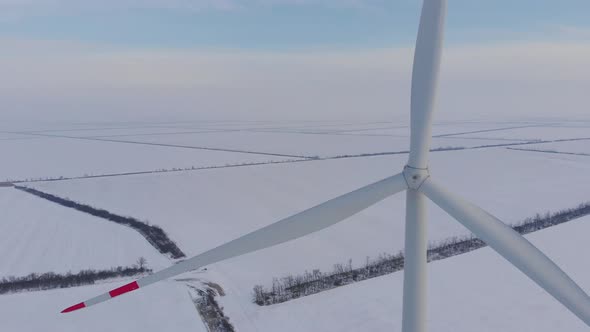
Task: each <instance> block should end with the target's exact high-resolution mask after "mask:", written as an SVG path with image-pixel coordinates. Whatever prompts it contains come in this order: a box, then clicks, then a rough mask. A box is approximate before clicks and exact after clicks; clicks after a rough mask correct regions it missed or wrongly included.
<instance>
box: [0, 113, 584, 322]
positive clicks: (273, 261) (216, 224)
mask: <svg viewBox="0 0 590 332" xmlns="http://www.w3.org/2000/svg"><path fill="white" fill-rule="evenodd" d="M527 125H535V124H534V123H500V122H498V123H483V122H482V123H455V124H452V123H444V124H438V125H436V126H435V127H434V130H433V131H434V132H435V134H436V135H441V134H442V135H446V134H453V135H452V136H448V137H440V138H435V139H434V141H433V147H434V148H436V147H442V146H479V145H489V144H499V143H503V144H505V143H511V142H522V141H523V140H534V139H555V138H577V137H584V136H585V135H587V128H585V127H584V126H573V125H572V124H568V123H557V124H547V123H537V124H536V125H539V126H540V127H531V128H518V129H510V128H511V127H517V126H527ZM393 127H395V128H393ZM32 129H41V130H42V129H43V128H32ZM32 129H31V130H32ZM47 129H48V130H51V132H49V133H48V134H57V135H75V136H114V138H115V139H122V140H130V141H142V142H153V143H158V144H181V145H194V146H206V147H212V148H224V149H243V150H250V151H260V152H268V153H279V154H298V155H299V154H303V155H321V156H334V155H340V154H356V153H371V152H384V151H403V150H407V148H408V139H407V131H408V128H407V126H406V125H404V124H403V123H401V124H397V123H367V124H358V123H357V124H354V123H330V122H311V123H306V122H293V123H289V122H252V123H244V122H210V123H197V122H194V123H185V124H182V123H170V124H160V125H158V124H154V125H152V124H144V125H140V124H133V125H130V126H129V128H125V126H116V125H113V126H112V127H110V128H108V126H96V128H94V130H93V126H92V125H87V126H72V127H70V128H69V129H68V128H67V126H65V127H60V126H54V127H51V128H47ZM192 131H196V133H192ZM472 131H477V133H470V134H462V133H466V132H472ZM544 131H546V133H547V135H545V136H544V135H543V132H544ZM182 132H191V133H186V134H185V133H182ZM455 134H456V135H455ZM15 135H16V134H10V135H9V134H2V136H1V138H7V140H0V148H2V147H4V150H3V151H5V153H7V155H8V156H10V157H9V158H6V159H5V160H3V163H2V165H0V174H2V177H6V178H24V177H41V176H59V175H64V176H74V175H83V174H84V173H105V172H113V173H121V172H129V171H138V170H139V171H141V170H151V169H157V168H172V167H190V166H197V167H198V166H213V165H223V164H226V163H244V162H264V161H269V160H284V159H286V158H284V157H275V156H261V155H254V154H247V153H235V152H218V151H203V150H191V149H182V148H174V147H162V146H149V145H139V144H125V143H115V142H100V141H89V140H77V139H67V138H45V137H44V138H39V139H22V140H10V139H8V138H16V137H21V136H23V137H28V136H24V135H16V136H15ZM120 135H125V136H120ZM127 135H129V136H127ZM384 135H385V136H384ZM566 143H567V144H566ZM578 143H579V144H578ZM551 144H560V145H562V146H563V147H564V148H565V147H566V146H572V147H575V149H574V148H572V151H574V150H575V151H578V150H579V151H584V149H585V146H583V145H582V144H584V143H583V142H575V144H574V142H562V143H551ZM551 144H534V145H532V144H531V145H525V146H522V147H524V148H528V147H534V146H537V145H538V146H539V147H540V148H544V147H546V146H547V147H549V146H551ZM569 144H572V145H569ZM406 160H407V155H406V154H398V155H385V156H373V157H362V158H343V159H328V160H308V161H297V162H289V163H282V164H268V165H257V166H246V167H233V168H218V169H206V170H205V169H204V170H194V171H182V172H175V173H157V174H142V175H132V176H115V177H108V178H92V179H78V180H67V181H53V182H36V183H28V184H27V185H29V186H31V187H34V188H37V189H39V190H42V191H46V192H49V193H52V194H56V195H58V196H63V197H69V198H71V199H73V200H76V201H78V202H82V203H86V204H90V205H92V206H94V207H96V208H103V209H107V210H109V211H111V212H113V213H117V214H121V215H128V216H132V217H135V218H138V219H140V220H146V221H149V222H150V223H151V224H155V225H159V226H162V228H163V229H164V230H165V231H166V232H167V233H168V235H169V236H170V238H171V239H172V240H174V241H175V242H176V243H177V244H178V246H179V247H180V249H182V250H183V251H184V252H185V253H187V255H188V256H191V255H194V254H198V253H200V252H203V251H205V250H207V249H210V248H212V247H215V246H217V245H220V244H222V243H225V242H227V241H229V240H232V239H234V238H236V237H239V236H241V235H243V234H245V233H248V232H250V231H253V230H256V229H258V228H260V227H262V226H265V225H268V224H270V223H272V222H275V221H277V220H279V219H281V218H284V217H287V216H289V215H292V214H294V213H297V212H299V211H301V210H303V209H306V208H309V207H311V206H313V205H315V204H318V203H321V202H323V201H325V200H327V199H330V198H333V197H335V196H338V195H341V194H344V193H347V192H349V191H351V190H353V189H356V188H358V187H361V186H364V185H366V184H369V183H372V182H374V181H377V180H380V179H382V178H385V177H387V176H390V175H392V174H394V173H397V172H399V171H401V169H402V167H403V165H404V164H405V162H406ZM430 169H431V174H432V175H433V176H434V177H435V178H436V179H437V181H438V182H439V183H441V184H443V185H445V186H446V187H448V189H449V190H450V191H453V192H455V193H457V194H459V195H461V196H463V197H464V198H467V199H468V200H470V201H472V202H474V203H476V204H478V205H480V206H482V207H483V208H485V209H486V210H488V211H489V212H491V213H492V214H494V215H496V216H497V217H499V218H500V219H502V220H503V221H505V222H506V223H509V224H510V223H514V222H518V221H521V220H522V219H523V218H526V217H529V216H533V215H534V214H536V213H544V212H546V211H557V210H559V209H564V208H570V207H574V206H575V205H577V204H579V203H582V202H585V201H588V200H589V197H588V189H587V183H590V163H588V157H587V156H576V155H563V154H548V153H534V152H527V151H517V150H509V149H506V148H485V149H475V150H457V151H441V152H436V153H432V154H431V163H430ZM404 201H405V198H404V195H403V194H398V195H396V196H393V197H390V198H388V199H386V200H384V201H382V202H380V203H378V204H376V205H375V206H373V207H371V208H369V209H367V210H365V211H363V212H361V213H359V214H357V215H355V216H353V217H351V218H349V219H347V220H345V221H343V222H342V223H339V224H337V225H335V226H333V227H331V228H328V229H326V230H323V231H321V232H318V233H315V234H312V235H309V236H307V237H305V238H301V239H297V240H294V241H291V242H288V243H285V244H282V245H279V246H276V247H274V248H272V249H268V250H263V251H259V252H255V253H251V254H248V255H244V256H241V257H236V258H233V259H230V260H228V261H225V262H221V263H218V264H214V265H211V266H209V267H208V270H207V272H205V273H199V274H195V273H191V276H192V277H196V278H205V279H208V280H212V281H214V282H216V283H219V284H220V285H221V286H222V287H223V288H224V289H225V292H226V294H227V296H226V297H223V298H221V299H220V301H221V304H222V305H223V307H225V312H226V314H227V315H228V316H229V317H230V321H231V322H232V323H233V324H234V325H235V326H236V327H237V330H238V331H334V330H336V331H339V330H341V331H390V330H399V326H400V314H401V282H402V279H401V276H402V274H401V273H396V274H393V275H389V276H386V277H382V278H376V279H372V280H369V281H366V282H361V283H357V284H353V285H351V286H347V287H342V288H338V289H335V290H332V291H328V292H324V293H321V294H318V295H314V296H309V297H306V298H302V299H298V300H294V301H290V302H287V303H284V304H280V305H274V306H271V307H258V306H256V305H254V304H252V303H251V292H252V287H253V286H254V285H256V284H262V285H265V286H269V284H270V283H271V280H272V278H273V277H278V278H280V277H283V276H285V275H287V274H291V273H293V274H299V273H302V272H304V271H305V270H312V269H316V268H320V269H321V270H323V271H330V270H331V269H332V267H333V264H335V263H346V262H347V261H348V259H352V261H353V265H354V266H359V265H361V264H363V263H364V261H365V258H366V257H367V256H369V257H376V256H378V255H379V254H380V253H383V252H386V253H395V252H397V251H399V250H401V249H402V248H403V238H404ZM429 220H430V222H429V240H430V241H433V242H436V241H440V240H443V239H446V238H448V237H450V236H455V235H466V234H468V233H469V232H468V231H467V230H466V229H464V228H463V227H462V226H461V225H459V224H458V223H457V222H455V221H453V220H452V219H451V218H450V217H449V216H448V215H446V214H445V213H444V212H443V211H441V210H440V209H438V208H437V207H435V206H434V205H432V204H430V205H429ZM587 227H590V218H584V219H583V220H582V219H581V220H578V221H575V222H571V223H568V224H565V225H561V226H558V227H554V228H551V229H548V230H545V231H542V232H539V233H535V234H532V235H531V236H530V238H531V239H532V240H533V241H534V242H535V243H536V244H538V245H539V246H540V247H541V249H544V250H547V252H548V253H549V254H550V256H551V257H555V259H556V261H557V262H558V263H559V264H561V265H563V266H564V268H565V270H566V271H567V272H568V273H572V276H573V277H574V278H575V279H576V280H578V281H586V282H585V284H581V285H582V286H583V287H584V288H585V289H590V284H589V283H588V282H587V280H590V278H589V277H590V275H588V274H590V270H589V269H587V268H585V267H584V266H583V264H580V265H578V264H577V263H578V262H577V260H576V259H574V258H576V257H580V254H579V253H580V248H583V246H584V245H585V243H586V242H587V241H585V236H584V235H585V234H587V233H588V229H586V228H587ZM574 248H575V250H576V251H574ZM0 252H3V253H6V254H4V255H3V260H1V261H0V269H1V270H0V272H1V273H0V277H1V276H3V275H24V274H28V273H31V272H40V273H42V272H47V271H49V270H51V271H56V272H59V271H63V272H65V271H68V270H72V271H76V270H79V269H82V268H88V267H92V268H108V267H111V266H113V265H130V264H133V263H134V262H135V261H136V260H137V258H138V257H139V256H144V257H146V258H147V260H148V264H149V266H150V267H152V268H154V269H158V268H161V267H164V266H168V265H170V264H171V263H172V262H171V261H169V260H167V259H166V258H164V256H162V255H160V254H159V253H157V252H156V251H155V249H153V248H152V247H151V246H150V245H149V244H148V243H147V241H145V239H143V237H141V236H140V235H139V234H138V233H136V232H135V231H134V230H132V229H129V228H126V227H123V226H120V225H116V224H112V223H109V222H106V221H104V220H102V219H98V218H95V217H92V216H88V215H86V214H83V213H80V212H76V211H73V210H71V209H67V208H64V207H61V206H58V205H56V204H54V203H51V202H47V201H45V200H43V199H40V198H37V197H35V196H32V195H30V194H26V193H23V192H20V191H17V190H15V189H13V188H0ZM429 266H430V267H429V268H430V271H431V273H432V274H431V275H432V278H431V279H430V286H431V298H430V301H431V302H430V307H431V308H430V309H431V310H430V315H431V316H430V326H431V328H432V329H433V330H436V331H439V330H440V331H448V330H450V331H458V332H461V331H474V330H475V331H483V332H486V331H535V332H537V331H540V332H545V331H568V332H569V331H572V332H576V331H582V329H584V328H585V327H584V326H582V324H581V323H580V322H578V321H577V319H576V318H575V317H573V316H572V315H571V314H569V312H567V311H566V310H565V309H564V308H562V307H561V306H560V305H559V304H557V303H555V302H554V301H553V300H552V299H551V298H550V297H549V296H548V295H546V294H544V293H543V292H542V291H541V290H539V288H538V287H537V286H535V285H533V284H532V283H531V282H530V281H529V280H528V279H526V278H525V277H523V276H521V275H520V274H519V272H518V271H515V270H514V269H513V268H512V267H510V266H509V265H507V264H506V263H505V262H504V261H503V260H501V259H499V258H498V257H497V256H496V255H495V254H494V253H493V252H491V251H490V250H489V249H482V250H479V251H477V252H474V253H470V254H466V255H462V256H460V257H455V258H452V259H448V260H444V261H440V262H435V263H433V264H430V265H429ZM184 277H185V276H184ZM119 283H123V281H122V280H117V282H116V284H119ZM116 284H114V283H113V284H103V285H96V286H88V287H78V288H70V289H65V290H52V291H44V292H31V293H21V294H14V295H4V296H0V310H2V312H13V313H14V315H9V316H11V317H8V318H7V319H6V323H5V322H4V321H3V322H2V325H1V326H2V329H5V326H7V328H6V329H7V330H18V331H28V330H36V329H35V327H37V328H38V326H39V325H38V324H43V325H42V326H45V327H47V328H48V329H50V330H59V331H70V330H71V331H73V330H88V329H90V330H94V329H95V330H101V331H104V330H109V331H113V330H114V331H117V330H121V331H132V330H141V331H152V330H153V331H156V330H174V331H184V330H191V331H199V330H203V329H204V327H203V324H202V322H201V321H200V318H199V316H198V314H197V312H196V310H195V308H194V306H193V304H192V303H191V302H190V298H189V297H188V294H187V289H186V287H184V286H182V287H181V286H180V284H179V283H177V282H173V281H168V282H164V283H162V284H156V285H154V286H150V287H149V288H147V289H145V290H141V291H138V292H134V293H132V295H129V296H124V297H121V298H120V299H116V300H114V301H111V303H108V304H102V305H99V306H96V307H95V308H96V309H95V308H94V307H93V308H92V309H88V310H83V311H80V313H79V314H78V313H75V314H71V315H61V316H60V315H57V314H56V313H57V312H58V311H59V310H61V309H63V308H64V307H66V306H69V305H71V304H73V303H77V302H79V301H80V300H83V299H86V298H89V297H92V296H95V295H97V294H100V293H102V292H104V291H105V290H107V289H112V288H114V287H116V286H117V285H116ZM383 290H385V291H383ZM136 293H137V294H138V295H135V294H136ZM519 294H522V295H519ZM32 302H34V303H35V305H34V306H33V307H31V305H30V303H32ZM33 310H34V311H35V312H42V314H40V316H39V320H38V322H37V323H35V322H30V320H27V313H28V312H31V311H33ZM466 313H468V314H469V315H467V314H466ZM115 323H116V324H117V325H114V324H115ZM177 323H178V324H179V325H175V324H177ZM4 324H6V325H4ZM85 324H88V325H89V326H90V327H89V328H86V327H87V325H85ZM173 324H174V325H173ZM584 330H585V329H584Z"/></svg>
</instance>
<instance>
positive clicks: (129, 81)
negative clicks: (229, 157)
mask: <svg viewBox="0 0 590 332" xmlns="http://www.w3.org/2000/svg"><path fill="white" fill-rule="evenodd" d="M27 43H31V44H34V45H28V46H26V47H25V45H26V44H27ZM1 44H2V45H5V46H7V47H10V48H12V51H11V52H12V54H11V55H3V56H2V61H0V72H2V73H3V75H2V77H0V99H2V100H3V112H2V115H1V117H2V118H3V119H4V118H7V117H8V118H10V117H19V116H20V117H24V118H30V117H32V118H37V119H86V120H88V119H112V120H119V119H137V118H145V117H168V118H172V117H177V118H208V119H219V118H222V119H224V118H228V119H273V118H278V119H284V120H285V119H286V120H289V119H310V118H314V119H318V118H321V119H335V118H338V119H354V118H359V117H362V118H368V119H376V120H382V119H386V120H387V119H388V120H392V119H395V120H403V121H405V120H407V114H408V113H407V110H408V108H409V97H408V96H409V88H410V77H411V64H412V49H411V48H395V49H382V50H365V51H350V50H349V51H330V52H323V51H314V52H264V51H199V50H190V51H171V50H119V49H101V48H100V47H95V48H93V47H91V46H90V45H76V44H69V45H66V44H59V47H56V46H55V45H51V43H48V42H44V43H42V44H36V43H34V42H20V44H18V45H20V46H16V45H17V44H15V42H14V41H13V42H12V45H10V44H11V43H9V42H6V41H3V42H2V43H1ZM43 49H53V50H54V51H53V53H51V52H49V53H48V52H44V51H43ZM55 49H59V50H60V51H55ZM2 53H3V52H2ZM589 59H590V45H588V44H584V43H574V42H572V43H514V44H497V45H469V46H461V47H447V48H446V49H445V52H444V55H443V70H442V73H441V90H440V96H439V103H438V105H439V107H440V112H439V113H440V114H445V118H446V119H452V118H461V119H506V118H510V119H513V118H515V117H517V118H531V117H534V118H538V117H550V116H556V115H559V116H564V117H570V118H572V117H583V118H588V115H587V111H586V105H587V91H588V88H589V87H590V79H589V77H590V60H589ZM437 114H438V113H437Z"/></svg>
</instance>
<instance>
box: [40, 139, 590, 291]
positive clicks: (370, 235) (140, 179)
mask: <svg viewBox="0 0 590 332" xmlns="http://www.w3.org/2000/svg"><path fill="white" fill-rule="evenodd" d="M406 158H407V156H406V155H394V156H380V157H370V158H350V159H338V160H323V161H307V162H297V163H288V164H275V165H263V166H255V167H243V168H235V169H214V170H202V171H194V172H184V173H172V174H171V173H168V174H156V175H140V176H129V177H120V178H101V179H86V180H76V181H59V182H46V183H36V184H34V187H35V188H39V189H40V190H43V191H47V192H50V193H53V194H56V195H60V196H68V197H75V198H76V199H77V200H79V201H81V202H84V203H88V204H90V205H93V206H96V207H100V208H106V209H108V210H110V211H112V212H115V213H118V214H123V215H131V216H134V217H136V218H139V219H145V220H149V222H151V223H153V224H156V225H160V226H162V227H163V229H165V230H166V232H167V233H168V234H169V235H170V237H171V238H172V239H173V240H174V241H176V242H177V244H178V245H179V247H180V248H181V249H182V250H184V251H185V252H186V253H187V254H188V255H194V254H198V253H200V252H203V251H205V250H208V249H210V248H213V247H215V246H218V245H220V244H223V243H225V242H227V241H229V240H232V239H234V238H237V237H239V236H241V235H243V234H246V233H248V232H250V231H253V230H256V229H258V228H260V227H263V226H265V225H268V224H270V223H272V222H275V221H277V220H279V219H282V218H284V217H287V216H289V215H292V214H294V213H297V212H299V211H301V210H304V209H306V208H309V207H311V206H313V205H316V204H319V203H321V202H324V201H326V200H328V199H330V198H333V197H336V196H338V195H341V194H343V193H346V192H349V191H351V190H353V189H356V188H358V187H361V186H363V185H366V184H369V183H372V182H374V181H377V180H379V179H382V178H385V177H387V176H389V175H391V174H393V173H394V172H397V171H399V170H401V168H402V166H403V165H404V163H405V161H406ZM431 165H432V166H431V170H432V171H431V172H432V174H433V176H435V177H436V178H437V180H438V181H439V182H440V183H442V184H444V185H446V186H447V187H448V188H449V189H450V190H451V191H453V192H455V193H457V194H460V195H461V196H463V197H465V198H467V199H469V200H471V201H473V202H474V203H477V204H479V205H481V206H482V207H483V208H485V209H486V210H488V211H490V212H491V213H493V214H494V215H496V216H497V217H499V218H500V219H502V220H503V221H505V222H506V223H515V222H519V221H521V220H522V219H524V218H526V217H529V216H534V215H535V214H536V213H544V212H546V211H557V210H560V209H563V208H570V207H574V206H576V205H577V204H579V203H582V202H585V201H587V200H588V195H587V188H586V183H589V182H590V170H589V168H590V164H588V163H587V159H586V157H583V156H569V155H568V156H561V155H558V156H557V157H553V158H547V157H546V156H544V154H532V153H528V152H523V151H513V150H507V149H504V148H493V149H486V150H462V151H448V152H438V153H433V154H432V162H431ZM556 169H568V170H574V169H575V170H577V172H569V171H568V172H556V171H555V170H556ZM480 170H486V173H485V176H480V173H479V172H480ZM539 179H543V181H539ZM522 183H526V184H527V185H526V186H523V185H521V184H522ZM549 188H550V189H549ZM404 200H405V197H404V195H403V194H398V195H396V196H393V197H390V198H388V199H385V200H384V201H382V202H380V203H378V204H376V205H375V206H373V207H370V208H369V209H367V210H365V211H363V212H361V213H359V214H357V215H355V216H353V217H351V218H349V219H348V220H346V221H343V222H341V223H339V224H337V225H335V226H333V227H330V228H329V229H326V230H323V231H321V232H318V233H315V234H311V235H309V236H307V237H305V238H302V239H298V240H295V241H292V242H289V243H285V244H282V245H279V246H277V247H275V248H273V249H272V250H267V251H261V252H257V253H253V254H249V255H245V256H243V257H239V258H235V259H233V260H232V261H231V262H233V263H231V264H230V263H228V264H227V265H226V263H220V264H218V265H216V268H217V269H224V271H225V273H226V274H227V275H231V276H232V277H233V278H235V279H236V280H237V281H239V283H240V287H244V288H246V289H251V287H252V286H253V285H255V284H258V283H262V284H265V283H269V282H270V280H271V278H272V277H281V276H283V275H285V274H287V273H301V272H303V271H305V270H306V269H307V270H311V269H315V268H320V269H322V270H324V271H327V270H331V269H332V265H333V264H335V263H345V262H347V261H348V259H352V260H353V264H354V265H359V264H362V263H363V262H364V261H365V259H366V257H367V256H370V257H376V256H377V255H379V254H380V253H383V252H387V253H395V252H397V251H399V250H401V249H402V248H403V240H404V207H405V206H404ZM429 215H430V220H431V222H430V224H429V239H430V241H433V242H436V241H440V240H443V239H446V238H448V237H450V236H454V235H466V234H469V232H468V231H467V230H466V229H465V228H463V226H461V225H460V224H458V223H457V222H455V221H454V220H453V219H452V218H451V217H449V216H448V215H447V214H446V213H444V212H443V211H441V210H440V209H438V208H437V207H436V206H434V205H433V204H430V205H429Z"/></svg>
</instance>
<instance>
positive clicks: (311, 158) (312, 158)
mask: <svg viewBox="0 0 590 332" xmlns="http://www.w3.org/2000/svg"><path fill="white" fill-rule="evenodd" d="M587 140H590V137H582V138H565V139H557V140H535V141H529V142H515V143H500V144H489V145H478V146H472V147H464V146H446V147H439V148H434V149H431V150H430V151H431V152H444V151H457V150H477V149H486V148H500V147H506V148H507V149H510V150H523V151H529V150H527V149H517V148H509V147H511V146H519V145H531V144H545V143H556V142H570V141H587ZM534 151H538V150H534ZM408 153H409V151H408V150H400V151H384V152H371V153H359V154H343V155H336V156H326V157H320V156H308V157H304V158H300V159H289V160H278V161H272V160H270V161H262V162H251V163H238V164H226V165H216V166H202V167H196V166H192V167H184V168H182V167H178V168H170V169H166V168H162V169H157V170H151V171H139V172H123V173H106V174H97V175H83V176H70V177H66V176H59V177H47V178H32V179H20V180H17V179H14V180H11V179H7V180H6V183H14V184H17V183H31V182H45V181H65V180H80V179H93V178H103V177H115V176H128V175H141V174H155V173H170V172H184V171H198V170H206V169H216V168H232V167H246V166H261V165H268V164H285V163H297V162H308V161H318V160H331V159H346V158H364V157H376V156H388V155H397V154H408Z"/></svg>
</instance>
